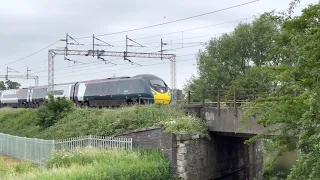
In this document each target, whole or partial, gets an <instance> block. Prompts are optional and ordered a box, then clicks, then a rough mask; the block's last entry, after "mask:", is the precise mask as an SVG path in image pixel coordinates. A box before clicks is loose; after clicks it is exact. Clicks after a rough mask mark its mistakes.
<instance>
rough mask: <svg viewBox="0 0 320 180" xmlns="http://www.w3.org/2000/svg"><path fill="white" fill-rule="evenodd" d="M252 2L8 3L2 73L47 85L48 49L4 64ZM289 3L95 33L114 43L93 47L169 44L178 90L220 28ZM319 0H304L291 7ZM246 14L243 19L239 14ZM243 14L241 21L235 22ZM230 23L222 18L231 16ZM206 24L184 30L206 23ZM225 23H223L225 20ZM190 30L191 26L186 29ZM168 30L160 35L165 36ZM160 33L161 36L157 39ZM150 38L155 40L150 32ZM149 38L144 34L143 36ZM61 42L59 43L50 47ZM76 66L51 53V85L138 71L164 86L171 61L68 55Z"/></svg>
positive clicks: (0, 33) (274, 1)
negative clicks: (70, 42) (73, 41)
mask: <svg viewBox="0 0 320 180" xmlns="http://www.w3.org/2000/svg"><path fill="white" fill-rule="evenodd" d="M249 1H250V0H225V1H221V0H219V1H218V0H197V1H195V0H194V1H191V0H175V1H172V0H162V1H151V0H135V1H124V0H117V1H115V0H114V1H111V0H92V1H84V0H68V1H66V0H54V1H52V0H50V1H49V0H10V1H2V2H1V5H0V40H1V42H0V49H1V50H0V51H1V56H0V75H4V74H5V73H6V67H7V66H9V68H11V69H14V70H16V71H18V72H19V73H18V72H10V73H9V75H10V74H12V75H13V74H26V70H27V66H28V67H29V69H31V70H32V71H31V73H32V74H33V75H37V76H39V79H40V85H46V84H47V83H48V72H47V69H48V68H47V66H48V60H47V59H48V58H47V57H48V49H46V50H44V51H42V52H40V53H37V54H36V55H34V56H31V57H29V58H27V59H24V60H21V61H18V62H16V63H12V64H9V65H5V64H7V63H10V62H12V61H15V60H18V59H20V58H22V57H25V56H27V55H29V54H31V53H33V52H36V51H38V50H39V49H42V48H44V47H46V46H48V45H49V44H52V43H53V42H55V41H57V40H59V39H63V38H65V34H66V33H69V34H70V35H71V36H72V37H74V38H77V37H84V36H92V34H96V35H99V34H107V33H113V32H117V31H124V30H128V29H134V28H139V27H143V26H149V25H153V24H158V23H163V22H167V21H173V20H177V19H181V18H185V17H189V16H194V15H198V14H202V13H206V12H211V11H215V10H218V9H222V8H226V7H230V6H234V5H237V4H242V3H245V2H249ZM291 1H292V0H261V1H259V2H256V3H253V4H249V5H245V6H242V7H238V8H234V9H230V10H226V11H221V12H218V13H214V14H209V15H206V16H201V17H197V18H193V19H189V20H185V21H181V22H177V23H172V24H167V25H163V26H158V27H153V28H148V29H143V30H139V31H133V32H127V33H122V34H116V35H110V36H100V37H99V39H101V40H103V41H106V42H108V43H110V44H112V45H113V46H114V47H99V49H101V50H102V49H106V50H110V51H121V52H123V51H124V50H125V36H126V35H128V37H129V38H131V39H137V40H136V41H137V42H139V43H140V44H142V45H144V46H145V47H144V48H137V47H130V48H129V51H139V52H157V51H159V50H160V39H161V38H162V39H163V40H164V42H166V43H169V45H168V46H166V47H165V48H166V49H169V50H174V51H169V53H174V54H176V55H177V58H176V60H177V88H182V86H183V85H184V84H185V82H186V79H189V77H190V76H191V75H192V74H196V72H197V71H196V65H195V64H196V58H195V54H196V53H197V51H199V49H203V47H204V46H203V45H201V44H202V42H206V41H208V40H210V38H211V37H214V36H219V35H220V34H221V33H226V32H230V31H232V30H233V28H234V27H235V26H236V25H237V23H239V22H250V21H252V19H253V18H252V16H254V15H258V14H259V13H263V12H266V11H271V10H285V9H287V8H288V5H289V3H290V2H291ZM316 2H317V0H302V1H301V3H300V5H304V6H302V7H298V8H297V10H301V9H302V8H304V7H306V5H307V4H310V3H316ZM245 18H247V19H245ZM241 19H243V20H242V21H240V20H241ZM235 20H238V21H237V22H233V23H224V22H229V21H235ZM219 23H221V25H216V26H210V27H207V28H200V29H197V30H190V29H194V28H199V27H203V26H209V25H215V24H219ZM223 23H224V24H223ZM186 30H189V31H186ZM172 32H177V33H173V34H170V35H162V36H160V35H161V34H166V33H172ZM157 35H159V36H157ZM149 36H156V37H149ZM147 37H149V38H147ZM78 41H79V42H80V43H82V44H85V45H83V46H70V47H69V49H83V50H89V49H92V39H91V38H87V39H79V40H78ZM62 47H64V42H59V43H57V44H55V45H54V46H52V47H50V48H52V49H55V48H62ZM69 58H70V59H72V60H76V61H77V63H75V64H74V63H73V62H69V61H65V60H64V59H63V57H61V56H56V57H55V83H61V82H69V81H77V80H90V79H97V78H98V79H101V78H107V77H112V76H113V75H114V74H115V75H116V76H134V75H137V74H145V73H147V74H154V75H157V76H159V77H160V78H162V79H164V80H165V81H166V82H167V84H169V85H170V64H169V61H168V60H163V61H161V60H159V59H138V58H130V59H131V60H132V61H134V62H137V63H139V64H141V65H142V66H138V65H130V64H129V63H128V62H127V61H126V62H125V61H124V60H123V58H120V59H119V58H114V57H106V59H108V60H110V61H112V62H113V63H116V64H117V65H110V64H109V65H108V64H104V62H102V61H101V60H98V59H96V58H93V57H77V56H70V57H69ZM12 80H16V81H18V82H20V83H21V84H22V85H23V86H24V87H26V86H32V85H34V81H33V80H19V79H12Z"/></svg>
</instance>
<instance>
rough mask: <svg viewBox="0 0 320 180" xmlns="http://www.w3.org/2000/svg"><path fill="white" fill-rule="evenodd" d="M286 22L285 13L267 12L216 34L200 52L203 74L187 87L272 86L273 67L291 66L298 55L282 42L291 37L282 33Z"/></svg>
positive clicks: (189, 88)
mask: <svg viewBox="0 0 320 180" xmlns="http://www.w3.org/2000/svg"><path fill="white" fill-rule="evenodd" d="M282 23H283V18H282V17H281V16H278V15H275V13H273V12H271V13H265V14H263V15H261V16H259V17H258V18H256V19H255V20H254V21H253V22H252V23H242V24H239V25H238V26H237V27H236V28H235V29H234V31H233V32H232V33H229V34H224V35H222V36H220V37H216V38H213V39H212V40H211V41H210V43H209V45H208V46H207V47H206V49H205V51H203V52H201V51H200V52H199V53H198V56H197V65H198V74H199V77H197V78H196V77H192V78H191V79H190V80H189V82H188V83H187V84H186V86H185V88H184V89H185V91H188V90H190V91H193V92H195V94H198V93H199V92H201V91H203V90H204V89H215V90H217V89H220V90H221V89H232V88H233V87H237V88H242V89H250V88H270V87H272V86H273V84H272V80H273V79H274V78H273V76H274V75H275V73H276V72H277V70H276V69H275V68H270V67H277V66H280V65H287V66H291V65H292V64H293V63H294V62H295V59H296V58H295V56H294V53H292V52H291V51H289V50H287V48H285V47H284V46H279V44H287V41H288V40H287V39H286V38H285V36H283V35H282V34H283V32H282V29H281V24H282ZM266 66H267V67H266ZM257 67H261V69H259V68H257ZM271 75H272V76H271Z"/></svg>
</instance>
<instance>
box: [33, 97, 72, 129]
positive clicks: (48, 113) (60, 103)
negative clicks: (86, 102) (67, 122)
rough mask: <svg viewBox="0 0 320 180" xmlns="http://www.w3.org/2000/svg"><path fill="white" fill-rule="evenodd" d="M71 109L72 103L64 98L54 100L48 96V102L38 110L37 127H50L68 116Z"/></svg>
mask: <svg viewBox="0 0 320 180" xmlns="http://www.w3.org/2000/svg"><path fill="white" fill-rule="evenodd" d="M72 109H73V104H72V102H71V101H69V100H67V99H66V98H65V97H62V98H60V97H58V98H57V99H55V98H54V97H53V96H52V95H49V100H48V101H45V102H44V104H43V105H42V106H41V107H40V108H39V110H38V113H37V115H38V118H39V123H38V125H39V126H41V127H42V128H47V127H50V126H52V125H54V124H55V123H56V122H58V121H59V120H60V119H61V118H63V117H65V116H66V115H68V114H69V113H70V112H71V111H72Z"/></svg>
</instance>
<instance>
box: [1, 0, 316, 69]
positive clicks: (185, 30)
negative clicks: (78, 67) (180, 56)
mask: <svg viewBox="0 0 320 180" xmlns="http://www.w3.org/2000/svg"><path fill="white" fill-rule="evenodd" d="M307 5H310V3H308V4H302V5H299V6H297V7H302V6H307ZM285 10H286V9H282V10H278V11H274V12H282V11H285ZM253 17H255V15H252V16H249V17H246V18H241V19H236V20H232V21H227V22H222V23H217V24H213V25H208V26H202V27H197V28H192V29H184V30H180V31H175V32H170V33H164V34H158V35H153V36H147V37H140V38H135V39H134V40H138V39H148V38H152V37H158V36H164V35H170V34H175V33H181V31H184V32H187V31H193V30H197V29H202V28H207V27H213V26H219V25H223V24H229V23H234V22H238V21H241V20H247V19H249V18H253ZM91 37H92V36H90V38H91ZM88 38H89V37H88ZM74 39H77V38H74ZM184 39H186V38H184ZM179 40H181V39H179ZM57 42H59V41H57ZM57 42H56V43H57ZM116 42H123V41H113V42H110V43H116ZM54 44H55V43H54ZM54 44H52V45H54ZM148 44H149V43H148ZM52 45H49V46H48V47H50V46H52ZM48 47H47V48H48ZM114 47H120V46H114ZM121 47H122V46H121ZM44 49H46V48H43V49H42V50H44ZM39 52H41V50H40V51H39ZM37 53H38V52H36V53H32V54H30V55H28V56H27V57H24V58H21V59H20V60H23V59H26V58H28V57H31V56H32V55H34V54H37ZM18 61H19V60H18ZM18 61H14V62H11V63H8V64H12V63H15V62H18ZM37 62H40V61H37ZM6 65H7V64H4V65H0V67H2V66H6Z"/></svg>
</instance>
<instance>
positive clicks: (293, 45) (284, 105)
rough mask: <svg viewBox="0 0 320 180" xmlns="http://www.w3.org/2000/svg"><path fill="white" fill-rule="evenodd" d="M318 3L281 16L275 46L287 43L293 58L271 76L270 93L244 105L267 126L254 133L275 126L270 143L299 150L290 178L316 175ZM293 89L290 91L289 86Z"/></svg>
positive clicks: (319, 140) (319, 156)
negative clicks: (273, 85)
mask: <svg viewBox="0 0 320 180" xmlns="http://www.w3.org/2000/svg"><path fill="white" fill-rule="evenodd" d="M319 19H320V5H311V6H309V7H308V8H306V9H304V10H303V12H302V14H301V15H300V16H297V17H294V18H292V17H287V18H286V19H285V21H284V23H283V25H282V31H283V32H284V34H285V38H286V39H287V41H285V42H284V43H283V44H282V45H283V46H282V47H280V49H281V48H283V47H285V48H288V47H289V48H290V51H292V52H295V54H296V55H297V57H298V61H295V62H294V63H293V65H292V66H290V65H283V66H282V67H283V68H282V69H281V70H279V73H278V75H277V76H276V78H275V80H276V81H277V82H279V83H277V86H276V89H275V93H274V94H270V97H268V98H260V99H257V100H256V101H255V102H254V103H252V104H250V105H248V108H249V109H248V110H247V111H246V112H245V118H244V119H243V121H246V120H247V119H248V118H249V117H252V116H256V117H257V121H256V123H257V124H261V125H264V126H266V127H268V128H269V129H270V130H269V131H267V132H265V133H263V134H259V135H257V136H255V137H254V138H252V139H250V141H248V143H250V142H252V141H254V140H255V139H256V138H257V137H263V136H265V135H268V134H269V133H271V132H272V131H274V132H280V135H279V136H273V137H272V138H271V139H272V141H273V142H274V144H275V146H276V149H278V151H279V153H278V154H279V155H281V153H282V152H284V151H293V150H299V151H300V152H301V155H300V157H299V161H298V163H297V165H296V166H294V168H293V169H292V170H291V172H290V175H289V176H288V177H287V179H289V180H294V179H310V180H311V179H318V178H319V177H320V163H319V162H320V153H319V150H320V131H319V127H320V94H319V92H320V82H319V77H320V63H319V59H320V41H319V38H320V29H319V27H320V21H319ZM294 90H298V91H297V92H298V93H296V96H292V95H290V94H292V93H291V92H292V91H294Z"/></svg>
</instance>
